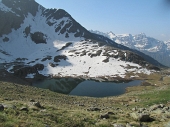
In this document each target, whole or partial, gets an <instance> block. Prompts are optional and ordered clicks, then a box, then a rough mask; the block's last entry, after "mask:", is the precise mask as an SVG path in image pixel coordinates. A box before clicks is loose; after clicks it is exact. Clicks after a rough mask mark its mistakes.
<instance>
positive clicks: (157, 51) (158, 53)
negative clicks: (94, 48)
mask: <svg viewBox="0 0 170 127" xmlns="http://www.w3.org/2000/svg"><path fill="white" fill-rule="evenodd" d="M90 32H92V33H96V34H99V35H102V36H105V37H108V38H109V39H111V40H113V41H115V42H116V43H118V44H121V45H124V46H127V47H129V48H131V49H136V50H138V51H140V52H143V53H145V54H146V55H149V56H151V57H152V58H154V59H155V60H157V61H158V62H160V63H161V64H163V65H165V66H169V67H170V41H165V42H164V41H159V40H157V39H155V38H152V37H148V36H146V35H145V34H144V33H140V34H137V35H132V34H114V33H113V32H108V33H103V32H100V31H93V30H91V31H90Z"/></svg>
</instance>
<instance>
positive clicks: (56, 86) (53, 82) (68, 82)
mask: <svg viewBox="0 0 170 127" xmlns="http://www.w3.org/2000/svg"><path fill="white" fill-rule="evenodd" d="M82 81H83V80H82V79H73V78H55V79H46V80H44V81H36V82H34V83H32V86H35V87H38V88H43V89H49V90H51V91H54V92H59V93H64V94H69V93H70V92H71V91H72V90H73V89H74V88H75V87H76V86H77V85H78V84H79V83H81V82H82Z"/></svg>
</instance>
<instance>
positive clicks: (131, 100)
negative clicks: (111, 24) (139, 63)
mask: <svg viewBox="0 0 170 127" xmlns="http://www.w3.org/2000/svg"><path fill="white" fill-rule="evenodd" d="M169 75H170V71H168V70H166V71H162V72H161V73H154V74H151V75H149V76H146V75H143V76H141V79H145V82H143V84H142V85H140V86H135V87H130V88H127V90H126V93H125V94H123V95H120V96H114V97H104V98H92V97H78V96H70V95H64V94H59V93H55V92H52V91H49V90H46V89H40V88H35V87H31V86H29V85H27V84H26V83H25V82H23V81H20V80H17V81H18V82H13V81H14V80H16V79H15V78H11V79H10V78H9V77H8V78H7V79H5V78H3V77H2V75H1V76H0V79H1V80H0V126H1V127H96V126H97V127H110V126H113V127H145V126H146V127H147V126H148V127H164V126H165V127H169V126H170V94H169V93H170V76H169ZM24 83H25V85H23V84H24ZM21 84H22V85H21Z"/></svg>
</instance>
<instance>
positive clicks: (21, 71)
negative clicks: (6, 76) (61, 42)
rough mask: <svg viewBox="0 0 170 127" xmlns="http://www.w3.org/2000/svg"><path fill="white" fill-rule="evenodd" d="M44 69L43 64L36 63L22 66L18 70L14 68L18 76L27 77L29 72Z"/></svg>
mask: <svg viewBox="0 0 170 127" xmlns="http://www.w3.org/2000/svg"><path fill="white" fill-rule="evenodd" d="M15 68H17V67H15ZM43 69H44V65H43V64H36V65H34V66H32V67H31V66H28V67H22V68H19V69H17V70H14V75H15V76H18V77H26V76H27V75H28V74H38V71H41V70H43Z"/></svg>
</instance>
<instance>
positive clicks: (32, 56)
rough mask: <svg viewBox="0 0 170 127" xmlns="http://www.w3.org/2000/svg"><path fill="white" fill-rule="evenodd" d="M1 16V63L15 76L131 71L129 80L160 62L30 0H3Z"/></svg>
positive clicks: (104, 74) (115, 74) (120, 75)
mask: <svg viewBox="0 0 170 127" xmlns="http://www.w3.org/2000/svg"><path fill="white" fill-rule="evenodd" d="M28 5H31V7H30V6H28ZM0 16H1V17H0V23H2V24H3V27H0V31H1V33H0V56H1V57H0V59H1V63H3V64H5V66H4V67H5V69H7V70H8V71H9V72H11V73H14V75H16V76H19V77H23V78H39V76H40V77H41V76H49V75H51V76H53V77H55V76H71V77H79V76H80V77H84V78H88V77H91V78H92V77H93V78H95V77H103V78H104V77H105V78H110V79H112V80H113V79H114V78H115V77H117V78H119V79H122V78H125V77H127V75H128V74H129V73H133V74H132V75H130V76H128V78H131V77H134V76H135V77H138V74H139V73H145V74H150V73H151V70H152V69H153V70H154V69H156V70H159V69H158V68H157V67H155V66H159V65H160V66H162V65H161V64H159V63H158V62H157V61H155V60H154V59H152V58H151V57H148V56H147V55H145V54H143V53H141V52H139V51H137V50H131V49H129V48H127V47H125V46H123V45H120V44H117V43H115V42H114V41H112V40H110V39H108V38H106V37H104V36H100V35H97V34H94V33H90V32H89V31H88V30H86V29H85V28H84V27H82V26H81V25H80V24H79V23H77V22H76V21H75V20H74V19H73V18H72V17H71V15H69V14H68V13H67V12H66V11H64V10H62V9H58V10H57V9H46V8H44V7H42V6H41V5H39V4H38V3H36V2H35V1H34V0H22V1H20V0H2V1H1V2H0ZM3 17H5V20H4V18H3ZM5 28H7V29H5ZM151 64H153V65H155V66H153V65H151Z"/></svg>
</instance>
